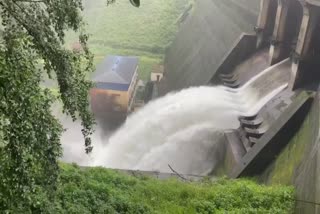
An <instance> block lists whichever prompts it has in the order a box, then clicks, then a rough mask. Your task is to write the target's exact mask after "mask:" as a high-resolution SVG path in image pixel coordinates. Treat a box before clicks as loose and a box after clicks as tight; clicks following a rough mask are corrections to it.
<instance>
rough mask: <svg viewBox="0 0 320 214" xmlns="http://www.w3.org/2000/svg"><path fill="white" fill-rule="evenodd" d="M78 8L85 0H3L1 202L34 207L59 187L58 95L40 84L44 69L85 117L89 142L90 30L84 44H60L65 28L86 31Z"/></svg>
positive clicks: (75, 112) (19, 208)
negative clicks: (53, 106)
mask: <svg viewBox="0 0 320 214" xmlns="http://www.w3.org/2000/svg"><path fill="white" fill-rule="evenodd" d="M81 9H82V5H81V0H67V1H66V0H43V1H20V0H19V1H18V0H0V17H1V21H2V27H3V31H2V32H1V34H0V100H1V101H0V210H6V211H7V212H9V213H21V212H23V213H29V212H30V213H31V212H34V211H36V210H38V209H39V207H41V205H42V203H44V201H43V200H41V198H39V196H41V197H44V198H50V197H52V194H53V193H54V190H55V189H56V182H57V179H58V175H59V167H58V163H57V160H58V158H59V157H60V156H61V154H62V151H61V144H60V137H61V133H62V131H63V129H62V126H61V125H60V124H59V122H58V121H57V119H56V118H54V116H52V112H51V109H50V107H51V104H52V103H53V102H54V101H55V99H54V96H52V95H51V93H50V91H49V90H47V89H42V88H41V87H40V81H41V76H42V74H43V72H47V73H48V74H49V76H56V78H57V81H58V85H59V96H60V98H61V100H62V102H63V105H64V111H65V112H66V113H67V114H69V115H70V116H71V117H72V118H73V119H74V120H75V119H78V118H79V119H81V120H82V124H83V135H84V138H85V149H86V151H87V152H90V151H91V150H92V146H91V140H90V134H91V133H92V130H93V124H94V121H93V118H92V115H91V113H90V112H89V109H88V106H89V103H88V90H89V88H90V87H91V82H90V81H88V80H86V78H85V77H86V75H87V73H88V72H91V71H92V55H91V53H90V51H89V50H88V48H87V45H86V43H87V40H88V37H87V36H86V35H85V34H83V33H81V36H80V38H79V41H80V44H81V47H82V48H81V51H78V52H74V51H71V50H67V49H65V48H64V46H63V44H64V31H65V30H67V29H69V28H71V29H73V30H75V31H82V30H81V28H82V19H81V16H80V10H81ZM40 61H42V62H44V66H43V68H44V70H42V69H39V63H38V62H40ZM52 73H54V75H51V74H52Z"/></svg>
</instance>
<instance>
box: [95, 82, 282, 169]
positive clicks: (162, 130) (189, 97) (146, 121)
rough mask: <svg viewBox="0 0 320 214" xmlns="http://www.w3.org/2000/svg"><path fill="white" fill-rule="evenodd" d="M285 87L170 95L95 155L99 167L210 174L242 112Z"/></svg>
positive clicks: (248, 111)
mask: <svg viewBox="0 0 320 214" xmlns="http://www.w3.org/2000/svg"><path fill="white" fill-rule="evenodd" d="M285 87H286V84H285V85H280V86H278V87H276V89H274V90H272V91H267V92H266V93H264V94H261V93H260V94H259V95H258V94H255V90H254V89H253V88H250V84H247V85H246V86H244V87H242V88H240V89H238V90H229V89H227V88H225V87H221V86H220V87H197V88H189V89H185V90H182V91H180V92H177V93H171V94H168V95H167V96H165V97H163V98H160V99H158V100H155V101H153V102H151V103H150V104H148V105H146V106H145V107H144V108H143V109H141V110H140V111H138V112H137V113H135V114H133V115H132V116H130V117H129V118H128V119H127V121H126V123H125V124H124V125H123V126H122V127H121V128H120V129H119V130H118V131H117V132H116V133H115V134H113V135H112V136H111V137H110V138H109V139H107V140H106V142H105V146H104V147H102V148H100V149H99V151H96V153H95V154H94V162H93V165H95V166H97V165H98V166H105V167H109V168H119V169H137V170H152V171H161V172H170V169H169V167H168V165H171V166H172V167H173V168H174V169H175V170H177V171H178V172H180V173H183V174H198V175H206V174H208V173H210V171H212V170H213V169H214V167H215V166H216V164H217V163H218V162H219V157H220V156H221V153H222V151H223V142H224V135H223V131H224V130H226V129H236V128H238V127H239V122H238V116H240V115H243V114H254V113H256V112H257V111H258V110H259V109H260V108H261V107H262V106H263V105H264V104H265V103H266V102H268V101H269V100H270V99H271V98H272V97H274V96H275V95H276V94H277V93H279V92H280V91H282V90H283V89H284V88H285Z"/></svg>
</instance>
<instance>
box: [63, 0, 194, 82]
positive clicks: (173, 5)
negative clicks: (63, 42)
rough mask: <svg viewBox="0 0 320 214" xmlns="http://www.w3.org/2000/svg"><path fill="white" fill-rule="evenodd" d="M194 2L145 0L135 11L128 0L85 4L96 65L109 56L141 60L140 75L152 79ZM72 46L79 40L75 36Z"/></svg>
mask: <svg viewBox="0 0 320 214" xmlns="http://www.w3.org/2000/svg"><path fill="white" fill-rule="evenodd" d="M189 1H190V0H152V1H143V2H142V5H141V7H140V8H134V7H132V6H131V5H130V3H129V1H127V0H118V1H117V2H116V3H115V4H113V5H110V6H108V7H107V6H106V0H94V1H92V0H87V1H85V12H84V16H85V19H86V21H87V23H88V26H87V31H88V32H89V33H90V34H91V38H90V42H89V44H90V48H91V50H92V52H93V53H94V54H95V64H98V63H99V62H100V61H101V60H102V59H103V58H104V57H105V56H106V55H108V54H111V55H134V56H139V57H140V68H141V69H140V76H141V78H142V79H145V80H146V79H148V78H149V74H150V70H151V68H152V66H153V65H154V64H157V63H161V61H162V60H163V54H164V50H165V48H166V47H167V46H168V45H169V43H170V41H171V40H172V39H173V37H174V35H175V32H176V30H177V24H176V22H177V19H178V18H179V16H180V14H181V13H182V12H183V10H184V8H185V7H187V6H188V2H189ZM67 41H68V44H72V43H73V42H75V41H77V40H76V37H75V35H74V34H69V35H68V37H67Z"/></svg>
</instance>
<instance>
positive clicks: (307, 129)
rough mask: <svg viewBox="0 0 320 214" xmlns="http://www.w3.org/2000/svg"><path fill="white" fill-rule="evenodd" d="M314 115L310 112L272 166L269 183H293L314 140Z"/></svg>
mask: <svg viewBox="0 0 320 214" xmlns="http://www.w3.org/2000/svg"><path fill="white" fill-rule="evenodd" d="M311 117H312V115H311V114H309V115H308V116H307V117H306V119H305V121H304V122H303V124H302V126H301V128H300V130H299V131H298V132H297V133H296V134H295V136H294V137H293V138H292V139H291V141H290V142H289V144H288V146H287V147H286V148H285V149H284V150H283V151H282V152H281V154H280V155H279V156H278V158H277V159H276V161H275V162H274V164H273V165H272V166H271V168H272V170H270V171H271V172H270V174H269V176H268V183H272V184H280V183H281V184H288V185H289V184H292V183H293V175H294V173H295V170H296V169H297V167H298V166H299V165H300V163H301V162H302V159H303V157H304V154H305V152H306V148H307V147H308V145H307V144H310V143H311V142H312V132H311V126H312V121H311V120H312V118H311Z"/></svg>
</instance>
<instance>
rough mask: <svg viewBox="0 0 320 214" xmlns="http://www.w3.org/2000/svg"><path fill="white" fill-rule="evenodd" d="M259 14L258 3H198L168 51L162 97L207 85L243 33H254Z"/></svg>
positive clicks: (205, 0) (243, 0)
mask: <svg viewBox="0 0 320 214" xmlns="http://www.w3.org/2000/svg"><path fill="white" fill-rule="evenodd" d="M258 13H259V1H256V0H223V1H221V0H201V1H195V5H194V8H193V11H192V13H191V15H190V16H189V17H187V18H186V20H185V21H184V23H183V24H182V25H181V27H180V30H179V32H178V34H177V36H176V39H175V40H174V41H173V43H172V45H171V46H170V48H169V49H168V50H167V53H166V57H165V76H166V77H165V79H164V81H163V83H162V84H163V85H164V86H163V87H159V90H160V91H159V93H160V94H164V93H166V92H168V91H172V90H179V89H182V88H185V87H189V86H199V85H203V84H207V83H208V81H209V80H210V79H211V78H212V77H213V76H214V74H215V72H216V70H217V68H218V66H219V64H221V62H222V60H223V58H224V56H225V55H226V54H227V53H228V51H229V50H230V48H231V47H232V46H233V44H234V42H235V41H236V40H237V39H238V38H239V36H240V35H241V33H242V32H253V29H254V26H255V24H256V20H257V16H258ZM161 89H162V90H161Z"/></svg>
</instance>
